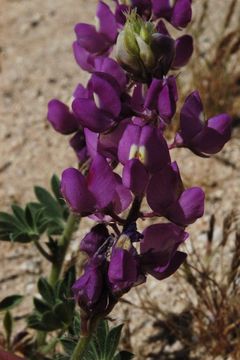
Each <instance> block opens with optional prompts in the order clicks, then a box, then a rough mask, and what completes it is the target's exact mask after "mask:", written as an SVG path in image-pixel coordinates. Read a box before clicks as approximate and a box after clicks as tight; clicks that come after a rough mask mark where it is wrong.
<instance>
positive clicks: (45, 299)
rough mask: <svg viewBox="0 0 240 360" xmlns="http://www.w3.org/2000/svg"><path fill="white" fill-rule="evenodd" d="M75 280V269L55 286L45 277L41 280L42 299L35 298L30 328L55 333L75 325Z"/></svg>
mask: <svg viewBox="0 0 240 360" xmlns="http://www.w3.org/2000/svg"><path fill="white" fill-rule="evenodd" d="M74 279H75V269H73V267H71V268H70V269H69V270H68V271H67V272H66V274H65V276H64V278H63V280H59V281H58V282H57V284H56V285H54V286H52V285H50V284H49V283H48V281H47V280H46V279H45V278H43V277H41V278H40V279H39V281H38V291H39V294H40V295H41V298H40V299H39V298H34V305H35V311H34V313H33V314H31V315H30V316H29V318H28V326H29V327H31V328H33V329H36V330H43V331H54V330H58V329H65V328H66V327H70V326H72V325H73V322H74V313H75V301H74V300H73V298H72V294H71V287H72V283H73V282H74ZM69 294H70V295H71V296H69ZM78 334H79V331H78Z"/></svg>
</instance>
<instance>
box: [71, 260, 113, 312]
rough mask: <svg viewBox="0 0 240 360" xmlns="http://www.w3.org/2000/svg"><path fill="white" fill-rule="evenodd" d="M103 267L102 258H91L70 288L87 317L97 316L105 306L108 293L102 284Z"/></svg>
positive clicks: (104, 262) (103, 283)
mask: <svg viewBox="0 0 240 360" xmlns="http://www.w3.org/2000/svg"><path fill="white" fill-rule="evenodd" d="M105 266H106V261H105V258H104V257H102V256H98V257H94V258H92V259H91V260H90V261H89V262H88V264H87V265H86V266H85V269H84V273H83V275H82V276H81V277H80V278H79V279H78V280H77V281H76V282H75V283H74V285H73V287H72V291H73V294H74V298H75V300H76V302H77V303H78V304H79V306H80V307H81V308H83V309H84V310H85V311H86V312H87V314H88V315H93V314H95V313H98V314H99V313H101V312H103V311H104V310H105V308H106V306H107V298H108V293H107V288H106V287H105V282H104V278H105Z"/></svg>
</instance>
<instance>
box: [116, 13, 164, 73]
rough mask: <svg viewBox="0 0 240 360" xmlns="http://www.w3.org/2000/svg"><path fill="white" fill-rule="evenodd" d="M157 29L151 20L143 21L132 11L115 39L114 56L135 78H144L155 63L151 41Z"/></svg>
mask: <svg viewBox="0 0 240 360" xmlns="http://www.w3.org/2000/svg"><path fill="white" fill-rule="evenodd" d="M155 33H157V30H156V28H155V26H154V24H153V23H152V22H151V21H144V20H143V19H142V18H141V17H140V16H138V15H137V13H136V11H132V12H131V13H130V14H128V15H127V20H126V24H125V26H124V28H123V30H122V31H121V32H120V34H119V36H118V39H117V46H116V58H117V60H118V62H119V63H120V64H121V66H122V67H123V68H124V69H125V70H127V71H128V72H130V73H132V75H133V76H134V77H135V78H141V79H144V78H145V80H146V77H147V74H148V73H149V72H150V71H151V69H153V68H154V67H155V65H156V62H157V59H156V58H155V55H154V52H153V50H152V41H153V39H154V36H153V35H154V34H155Z"/></svg>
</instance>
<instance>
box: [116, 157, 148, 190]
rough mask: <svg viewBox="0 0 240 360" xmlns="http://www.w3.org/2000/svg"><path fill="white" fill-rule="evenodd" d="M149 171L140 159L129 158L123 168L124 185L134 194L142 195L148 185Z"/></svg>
mask: <svg viewBox="0 0 240 360" xmlns="http://www.w3.org/2000/svg"><path fill="white" fill-rule="evenodd" d="M148 178H149V176H148V173H147V170H146V169H145V167H144V165H143V164H142V163H141V162H140V161H139V160H138V159H131V160H129V161H128V162H127V163H126V164H125V166H124V168H123V175H122V179H123V185H124V186H126V187H127V188H128V189H130V190H131V191H132V192H133V194H134V195H137V196H142V195H143V194H144V191H145V189H146V186H147V182H148Z"/></svg>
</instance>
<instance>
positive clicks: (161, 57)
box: [151, 33, 175, 79]
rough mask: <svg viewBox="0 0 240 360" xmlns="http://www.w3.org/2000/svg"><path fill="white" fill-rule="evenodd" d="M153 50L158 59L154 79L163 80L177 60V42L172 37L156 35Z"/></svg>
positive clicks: (153, 72)
mask: <svg viewBox="0 0 240 360" xmlns="http://www.w3.org/2000/svg"><path fill="white" fill-rule="evenodd" d="M151 49H152V51H153V53H154V55H155V58H156V59H157V63H156V64H155V66H154V69H153V71H152V74H153V77H156V78H160V79H162V78H163V76H164V75H166V74H167V73H168V71H169V70H170V68H171V66H172V63H173V60H174V58H175V41H174V40H173V38H172V37H171V36H170V35H165V34H159V33H155V34H153V38H152V43H151Z"/></svg>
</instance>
